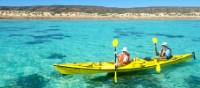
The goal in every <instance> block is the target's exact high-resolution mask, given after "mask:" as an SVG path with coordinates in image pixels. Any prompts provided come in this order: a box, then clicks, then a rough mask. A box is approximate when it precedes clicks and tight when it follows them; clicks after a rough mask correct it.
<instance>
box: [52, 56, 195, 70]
mask: <svg viewBox="0 0 200 88" xmlns="http://www.w3.org/2000/svg"><path fill="white" fill-rule="evenodd" d="M191 58H192V54H183V55H174V56H173V57H172V58H171V59H169V60H162V61H157V58H156V57H155V58H152V60H150V61H146V60H144V59H141V58H138V59H137V60H134V61H132V62H130V63H129V64H128V65H125V66H120V67H118V68H117V72H131V71H137V70H144V69H155V68H156V66H157V65H158V64H159V65H160V66H162V65H168V64H175V63H179V62H183V61H185V60H189V59H191ZM54 67H55V69H56V70H58V71H59V72H60V73H61V74H91V73H102V72H104V73H105V72H106V73H111V72H114V71H115V65H114V62H83V63H70V64H55V65H54Z"/></svg>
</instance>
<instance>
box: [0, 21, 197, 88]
mask: <svg viewBox="0 0 200 88" xmlns="http://www.w3.org/2000/svg"><path fill="white" fill-rule="evenodd" d="M153 37H157V38H158V45H159V47H158V48H159V49H160V44H161V43H162V42H168V44H169V47H170V48H172V50H173V54H184V53H191V52H192V51H194V52H195V53H196V58H197V59H196V60H193V59H191V60H189V61H186V62H184V63H178V64H175V65H171V66H166V67H162V66H161V68H162V71H161V73H160V74H158V73H156V72H155V70H154V69H153V70H147V71H141V72H132V73H129V74H128V73H127V74H126V73H124V74H120V75H119V76H118V83H117V84H115V83H113V76H112V75H109V74H106V73H101V74H84V75H83V74H76V75H61V74H59V72H57V71H56V70H55V69H54V68H53V65H54V64H58V63H73V62H88V61H92V62H98V61H114V56H113V47H112V40H113V38H118V39H119V46H118V47H117V51H118V53H119V52H120V51H121V49H122V48H123V47H124V46H126V47H128V51H129V52H130V53H131V56H132V57H153V56H155V54H154V52H153V50H154V47H153V44H152V38H153ZM199 56H200V20H6V19H4V20H0V88H94V87H95V88H200V58H199Z"/></svg>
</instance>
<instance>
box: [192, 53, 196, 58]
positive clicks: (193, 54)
mask: <svg viewBox="0 0 200 88" xmlns="http://www.w3.org/2000/svg"><path fill="white" fill-rule="evenodd" d="M192 57H193V59H194V60H196V55H195V52H192Z"/></svg>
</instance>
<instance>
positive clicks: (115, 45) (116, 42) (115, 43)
mask: <svg viewBox="0 0 200 88" xmlns="http://www.w3.org/2000/svg"><path fill="white" fill-rule="evenodd" d="M112 45H113V47H117V46H118V39H114V40H113V42H112Z"/></svg>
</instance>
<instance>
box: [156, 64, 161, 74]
mask: <svg viewBox="0 0 200 88" xmlns="http://www.w3.org/2000/svg"><path fill="white" fill-rule="evenodd" d="M160 71H161V68H160V64H157V65H156V72H157V73H160Z"/></svg>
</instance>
